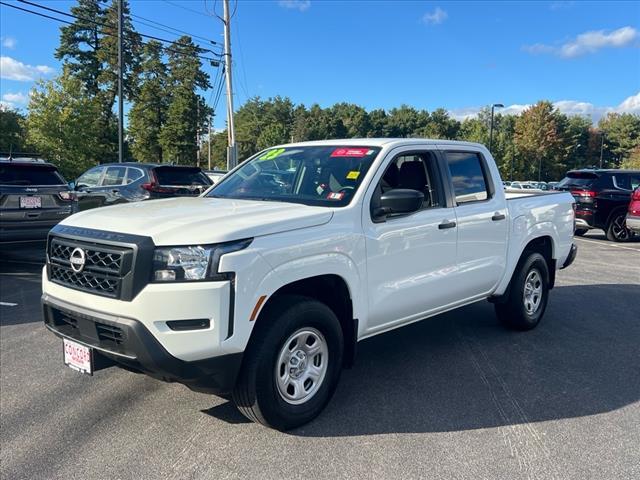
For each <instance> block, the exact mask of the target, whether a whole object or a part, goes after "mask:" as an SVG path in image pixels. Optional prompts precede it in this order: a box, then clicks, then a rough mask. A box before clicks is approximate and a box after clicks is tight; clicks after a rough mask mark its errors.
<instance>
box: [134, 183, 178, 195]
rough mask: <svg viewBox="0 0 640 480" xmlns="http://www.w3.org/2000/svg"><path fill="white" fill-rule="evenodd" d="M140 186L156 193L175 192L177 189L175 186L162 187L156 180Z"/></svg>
mask: <svg viewBox="0 0 640 480" xmlns="http://www.w3.org/2000/svg"><path fill="white" fill-rule="evenodd" d="M140 186H141V187H142V188H144V189H145V190H146V191H148V192H155V193H174V192H175V191H176V189H175V188H167V187H161V186H160V185H158V184H157V183H156V182H149V183H143V184H142V185H140Z"/></svg>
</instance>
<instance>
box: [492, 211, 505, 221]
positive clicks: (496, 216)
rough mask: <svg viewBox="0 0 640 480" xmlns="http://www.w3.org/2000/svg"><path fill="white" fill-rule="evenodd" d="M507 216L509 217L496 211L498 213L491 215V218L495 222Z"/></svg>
mask: <svg viewBox="0 0 640 480" xmlns="http://www.w3.org/2000/svg"><path fill="white" fill-rule="evenodd" d="M505 218H507V217H505V215H504V213H498V212H496V213H494V214H493V217H491V220H492V221H494V222H498V221H500V220H504V219H505Z"/></svg>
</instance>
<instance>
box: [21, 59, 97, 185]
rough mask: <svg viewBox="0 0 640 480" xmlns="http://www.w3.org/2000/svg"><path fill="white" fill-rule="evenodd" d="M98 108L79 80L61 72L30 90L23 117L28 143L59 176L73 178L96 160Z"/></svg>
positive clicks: (65, 72)
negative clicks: (60, 174) (52, 165)
mask: <svg viewBox="0 0 640 480" xmlns="http://www.w3.org/2000/svg"><path fill="white" fill-rule="evenodd" d="M100 111H101V105H100V103H99V102H98V101H97V99H96V97H93V96H92V95H90V93H89V92H88V91H87V88H86V87H85V86H84V85H83V84H82V81H81V80H80V79H79V78H77V77H74V76H72V75H71V74H70V73H69V72H68V71H66V70H65V71H64V73H63V74H62V76H60V77H59V78H57V79H55V80H50V81H47V82H39V83H38V84H37V85H36V87H35V88H34V90H32V93H31V98H30V101H29V115H28V117H27V131H28V140H29V142H30V143H31V144H32V145H33V146H34V148H35V149H36V150H37V151H38V153H41V154H43V155H44V156H45V157H46V158H47V159H48V160H50V161H52V162H53V163H55V164H56V165H57V166H58V167H59V169H60V171H61V172H62V173H63V175H65V176H67V177H68V178H75V177H76V176H78V175H79V174H80V173H82V172H84V171H85V170H86V169H87V168H89V167H91V166H93V165H95V164H96V163H98V161H99V160H100V145H99V133H100V132H98V131H97V124H96V122H94V119H95V117H96V116H98V115H100Z"/></svg>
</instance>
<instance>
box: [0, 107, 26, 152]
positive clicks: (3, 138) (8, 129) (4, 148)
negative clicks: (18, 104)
mask: <svg viewBox="0 0 640 480" xmlns="http://www.w3.org/2000/svg"><path fill="white" fill-rule="evenodd" d="M24 121H25V117H24V115H22V114H21V113H19V112H17V111H16V110H13V109H11V108H7V107H4V106H2V105H0V152H3V153H9V152H20V151H24V149H25V147H26V143H27V141H26V132H25V129H24Z"/></svg>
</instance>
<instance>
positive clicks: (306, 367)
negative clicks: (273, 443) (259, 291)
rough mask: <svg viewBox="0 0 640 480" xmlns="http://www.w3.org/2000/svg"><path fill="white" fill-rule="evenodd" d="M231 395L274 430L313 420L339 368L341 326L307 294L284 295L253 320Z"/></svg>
mask: <svg viewBox="0 0 640 480" xmlns="http://www.w3.org/2000/svg"><path fill="white" fill-rule="evenodd" d="M256 329H257V331H255V332H254V336H253V338H252V342H250V344H249V347H248V349H247V352H246V353H245V361H244V363H243V365H242V369H241V371H240V375H239V377H238V382H237V384H236V386H235V389H234V392H233V400H234V403H235V404H236V406H237V407H238V409H239V410H240V412H242V413H243V414H244V415H245V416H246V417H247V418H249V419H250V420H253V421H255V422H258V423H261V424H263V425H265V426H268V427H272V428H275V429H278V430H288V429H291V428H295V427H298V426H300V425H303V424H305V423H307V422H309V421H311V420H313V419H314V418H315V417H316V416H318V414H320V412H321V411H322V410H323V409H324V407H325V406H326V405H327V403H328V402H329V400H330V399H331V396H332V395H333V392H334V390H335V388H336V386H337V384H338V380H339V377H340V372H341V369H342V354H343V338H342V328H341V326H340V322H339V321H338V319H337V317H336V316H335V314H334V313H333V311H332V310H331V309H330V308H329V307H327V306H326V305H325V304H323V303H321V302H318V301H316V300H313V299H311V298H308V297H303V296H298V295H283V296H282V297H280V298H276V299H274V300H273V301H272V302H271V304H270V305H267V306H266V307H265V312H264V313H263V317H262V318H261V319H260V323H259V324H258V325H256Z"/></svg>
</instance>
